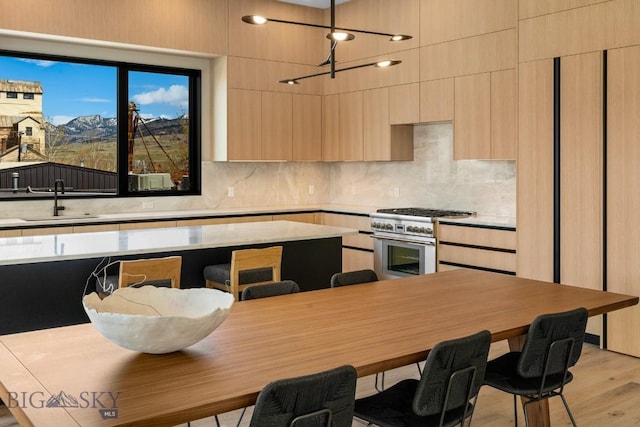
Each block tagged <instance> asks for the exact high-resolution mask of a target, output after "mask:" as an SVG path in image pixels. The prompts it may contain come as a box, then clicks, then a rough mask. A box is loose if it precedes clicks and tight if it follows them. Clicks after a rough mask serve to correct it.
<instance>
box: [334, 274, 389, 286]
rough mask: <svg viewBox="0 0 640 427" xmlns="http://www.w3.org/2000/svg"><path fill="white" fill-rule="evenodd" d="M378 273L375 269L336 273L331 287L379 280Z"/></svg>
mask: <svg viewBox="0 0 640 427" xmlns="http://www.w3.org/2000/svg"><path fill="white" fill-rule="evenodd" d="M377 281H378V275H377V274H376V273H375V271H373V270H356V271H345V272H343V273H336V274H334V275H333V276H331V287H332V288H337V287H338V286H348V285H357V284H360V283H369V282H377Z"/></svg>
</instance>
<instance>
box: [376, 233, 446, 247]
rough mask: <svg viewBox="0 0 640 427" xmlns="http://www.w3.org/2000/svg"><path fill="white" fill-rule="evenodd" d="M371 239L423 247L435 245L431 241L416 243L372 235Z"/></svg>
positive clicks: (415, 241) (414, 241)
mask: <svg viewBox="0 0 640 427" xmlns="http://www.w3.org/2000/svg"><path fill="white" fill-rule="evenodd" d="M371 237H372V238H373V239H379V240H387V241H389V242H399V243H413V244H415V245H425V246H435V245H436V242H435V241H431V240H428V241H426V242H420V241H417V240H407V239H393V238H390V237H382V236H375V235H372V236H371ZM434 240H435V239H434Z"/></svg>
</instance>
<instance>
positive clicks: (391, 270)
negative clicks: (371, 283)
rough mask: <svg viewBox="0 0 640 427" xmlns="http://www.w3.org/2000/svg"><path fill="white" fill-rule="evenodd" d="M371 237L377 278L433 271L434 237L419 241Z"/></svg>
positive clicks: (434, 259) (434, 261) (434, 265)
mask: <svg viewBox="0 0 640 427" xmlns="http://www.w3.org/2000/svg"><path fill="white" fill-rule="evenodd" d="M373 239H374V245H373V248H374V249H373V255H374V258H373V259H374V271H375V272H376V274H377V275H378V278H379V279H381V280H383V279H396V278H398V277H406V276H416V275H419V274H425V273H435V271H436V240H435V239H425V241H419V242H418V241H411V240H404V239H393V238H388V237H380V236H374V237H373Z"/></svg>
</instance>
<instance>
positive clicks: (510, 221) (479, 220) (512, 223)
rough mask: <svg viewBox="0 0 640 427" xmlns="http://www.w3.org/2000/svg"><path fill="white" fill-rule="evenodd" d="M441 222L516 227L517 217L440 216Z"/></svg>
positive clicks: (439, 220)
mask: <svg viewBox="0 0 640 427" xmlns="http://www.w3.org/2000/svg"><path fill="white" fill-rule="evenodd" d="M438 222H439V223H441V224H467V225H478V226H487V227H505V228H513V229H515V228H516V219H515V218H512V217H505V216H483V215H479V216H472V217H468V218H438Z"/></svg>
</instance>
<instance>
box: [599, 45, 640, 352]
mask: <svg viewBox="0 0 640 427" xmlns="http://www.w3.org/2000/svg"><path fill="white" fill-rule="evenodd" d="M639 184H640V46H633V47H627V48H621V49H612V50H610V51H609V52H608V71H607V222H606V230H607V290H609V291H611V292H619V293H625V294H631V295H639V294H640V225H639V221H638V219H639V215H638V214H639V212H640V191H639ZM607 333H608V335H607V336H608V338H607V339H608V342H607V344H608V348H609V349H611V350H614V351H619V352H622V353H626V354H631V355H633V356H640V307H638V306H633V307H630V308H628V309H625V310H620V311H619V312H613V313H610V314H608V315H607Z"/></svg>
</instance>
